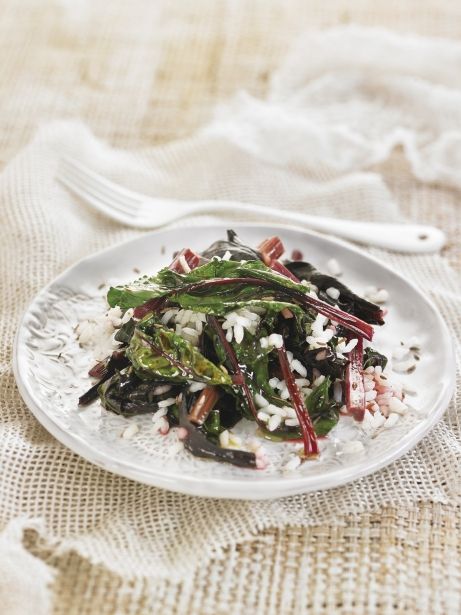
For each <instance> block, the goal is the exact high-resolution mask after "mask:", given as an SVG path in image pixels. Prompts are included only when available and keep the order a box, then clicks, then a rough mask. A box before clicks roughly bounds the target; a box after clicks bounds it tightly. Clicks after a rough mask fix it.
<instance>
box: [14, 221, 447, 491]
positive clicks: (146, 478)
mask: <svg viewBox="0 0 461 615" xmlns="http://www.w3.org/2000/svg"><path fill="white" fill-rule="evenodd" d="M229 225H233V226H235V227H236V228H237V229H240V230H243V229H245V228H267V229H273V230H277V229H279V230H282V231H283V230H285V231H294V232H296V233H301V234H302V235H305V236H306V237H309V236H315V237H316V238H320V239H321V240H322V241H324V242H326V243H327V244H330V245H338V244H339V245H341V246H342V247H343V248H345V249H346V250H348V251H349V252H352V253H355V254H356V255H357V256H359V257H361V258H365V259H366V260H368V261H372V262H374V263H375V264H376V265H378V266H379V267H380V268H382V269H384V270H387V271H388V272H389V273H391V274H392V275H394V276H396V277H397V278H399V279H400V280H401V281H403V282H404V283H405V284H406V285H407V286H409V287H410V288H412V290H413V291H414V292H416V294H417V295H418V296H419V297H420V298H422V300H423V301H424V302H425V303H426V305H427V306H428V307H429V308H430V310H431V312H432V314H433V316H434V317H435V318H436V319H437V321H438V323H439V326H440V328H441V331H442V333H443V345H444V348H446V351H449V354H450V356H449V357H447V363H448V365H451V369H450V370H449V371H448V373H447V374H446V376H447V377H446V379H444V384H443V386H442V388H441V390H440V392H439V394H438V396H437V398H436V400H435V401H434V410H433V411H432V412H431V414H430V415H428V416H426V417H424V420H421V422H420V423H419V424H417V425H416V426H414V427H413V428H412V429H411V430H410V431H409V432H408V433H407V434H406V435H405V436H404V437H403V438H401V439H400V441H399V444H398V446H396V447H393V448H392V449H390V451H389V452H388V453H384V454H383V455H382V456H381V457H380V458H378V459H376V460H374V461H373V462H370V463H368V464H367V465H366V467H362V465H363V460H362V462H357V463H355V464H352V465H351V464H349V465H347V466H344V467H342V468H338V469H335V470H332V471H330V472H328V473H327V474H319V475H309V476H302V477H295V476H287V477H280V476H279V477H273V478H266V479H264V481H262V482H260V483H258V482H257V481H252V482H251V483H248V482H247V481H246V480H245V479H234V478H232V479H229V478H226V477H224V478H223V477H206V479H203V478H201V477H200V476H194V475H185V476H184V475H182V476H178V474H177V473H174V472H168V471H158V470H155V469H150V470H143V469H141V468H139V467H137V466H136V465H135V464H132V463H130V462H128V461H123V462H120V461H119V460H117V459H116V457H114V456H110V455H109V454H106V453H101V452H100V451H98V450H97V449H94V448H92V447H91V446H90V445H88V443H87V441H86V440H85V439H84V438H83V437H81V436H79V435H77V434H73V433H71V432H69V431H66V430H65V429H64V428H62V427H61V426H60V425H59V424H57V423H56V422H55V421H54V420H53V419H52V418H51V417H50V416H49V415H48V414H47V412H46V410H45V409H44V408H43V407H42V406H41V405H40V404H38V403H37V402H36V401H35V399H34V397H33V394H32V393H31V391H29V388H28V386H27V383H26V382H25V380H23V379H22V376H21V372H20V365H19V362H20V351H21V346H20V341H21V336H22V335H24V334H25V330H26V327H25V324H26V323H25V321H26V318H27V315H28V313H29V312H30V310H31V308H32V307H33V305H34V304H35V303H36V301H37V300H39V298H40V297H41V296H42V295H43V294H44V293H46V292H47V291H49V290H50V289H51V288H52V287H53V286H55V285H59V283H60V281H61V280H62V279H63V278H65V277H66V276H67V275H68V274H69V273H71V272H72V270H73V269H76V268H77V267H79V266H81V265H83V264H85V263H88V262H89V261H92V260H94V259H98V257H100V256H102V255H104V254H106V253H108V252H111V251H112V250H116V249H117V248H120V247H122V246H127V245H129V244H132V243H133V244H134V243H136V242H138V241H139V240H140V239H142V238H146V237H150V236H156V235H161V234H165V233H168V232H175V231H178V230H180V231H185V230H187V229H190V230H197V228H201V227H194V226H187V225H185V226H181V227H174V228H169V229H158V230H153V231H150V232H148V233H142V234H140V235H137V236H136V237H133V238H131V239H128V240H122V241H119V242H116V243H114V244H112V245H110V246H107V247H105V248H103V249H102V250H98V251H96V252H94V253H92V254H90V255H88V256H85V257H83V258H81V259H79V260H78V261H76V262H74V263H72V264H71V265H69V266H68V267H66V268H65V269H64V270H63V271H62V272H61V273H59V274H58V275H57V276H56V277H55V278H54V279H52V280H51V281H50V282H49V283H48V284H46V285H45V286H43V287H42V288H41V289H40V290H39V291H38V292H37V293H36V294H35V295H34V297H33V298H32V300H31V301H30V302H29V303H28V304H27V306H26V308H25V309H24V311H23V313H22V315H21V317H20V319H19V321H18V326H17V330H16V335H15V338H14V342H13V373H14V377H15V381H16V385H17V387H18V390H19V393H20V395H21V397H22V399H23V401H24V402H25V404H26V406H27V408H28V409H29V410H30V411H31V412H32V414H33V415H34V416H35V418H36V419H37V420H38V421H39V423H40V424H41V425H42V426H43V427H44V428H45V429H46V430H47V431H48V432H49V433H50V434H51V435H52V436H53V437H55V438H56V439H57V440H58V441H59V442H60V443H61V444H63V445H64V446H66V447H67V448H68V449H69V450H71V451H72V452H73V453H75V454H77V455H80V456H81V457H83V458H84V459H86V460H87V461H89V462H90V463H93V464H95V465H97V466H99V467H101V468H103V469H104V470H107V471H109V472H112V473H115V474H118V475H120V476H123V477H125V478H128V479H130V480H135V481H138V482H141V483H144V484H147V485H150V486H154V487H160V488H164V489H169V490H171V491H175V492H179V493H184V494H187V495H194V496H199V497H214V498H220V499H246V500H263V499H276V498H280V497H286V496H290V495H296V494H301V493H309V492H312V491H324V490H327V489H332V488H335V487H340V486H343V485H346V484H348V483H350V482H352V481H355V480H358V479H360V478H363V477H365V476H368V475H370V474H373V473H375V472H377V471H378V470H380V469H382V468H384V467H386V466H388V465H390V464H391V463H392V462H394V461H396V460H397V459H399V458H400V457H402V456H403V455H405V453H407V452H408V451H409V450H411V449H412V448H414V447H415V446H416V445H417V444H419V443H420V442H421V440H422V439H423V438H424V437H425V436H426V435H427V434H428V433H429V431H430V430H431V429H432V428H433V427H434V426H435V424H436V423H437V422H438V421H439V420H440V419H441V418H442V416H443V414H444V413H445V411H446V409H447V408H448V405H449V403H450V400H451V398H452V396H453V394H454V390H455V384H456V360H455V356H456V355H455V348H454V341H453V339H452V337H451V334H450V330H449V328H448V326H447V324H446V323H445V320H444V319H443V317H442V315H441V314H440V312H439V310H438V309H437V307H436V306H435V304H434V302H433V301H432V300H431V299H430V298H428V297H426V296H425V295H423V294H422V291H421V290H420V289H419V288H418V287H417V286H416V285H415V284H414V283H413V282H412V281H409V280H407V279H405V278H404V277H403V276H402V275H401V274H400V273H399V272H398V271H396V270H395V269H394V268H393V267H392V266H390V265H388V264H387V263H383V262H381V261H380V260H379V259H378V258H377V257H376V256H374V255H372V254H368V253H366V252H364V251H363V250H362V249H360V248H359V247H358V246H356V245H353V244H351V243H349V242H346V241H343V240H341V239H339V238H336V237H334V236H331V235H326V234H323V233H319V232H316V231H314V230H311V229H304V228H299V227H296V226H294V225H290V224H261V223H259V222H251V223H250V222H247V223H240V222H238V221H237V222H230V221H228V222H225V221H223V222H219V223H213V224H204V225H203V228H207V229H208V228H217V229H223V227H226V226H229ZM306 483H307V484H306ZM249 487H250V489H248V488H249ZM272 488H275V490H276V492H277V493H276V495H273V494H272V493H270V491H271V489H272ZM223 491H225V494H223Z"/></svg>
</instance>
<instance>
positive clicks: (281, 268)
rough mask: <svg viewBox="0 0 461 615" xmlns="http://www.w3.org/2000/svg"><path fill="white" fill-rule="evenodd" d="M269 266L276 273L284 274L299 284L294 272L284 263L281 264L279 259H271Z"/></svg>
mask: <svg viewBox="0 0 461 615" xmlns="http://www.w3.org/2000/svg"><path fill="white" fill-rule="evenodd" d="M269 266H270V268H271V269H272V270H273V271H276V272H277V273H280V275H284V276H285V277H286V278H289V279H290V280H293V282H296V283H297V284H299V278H297V277H296V276H295V274H294V273H291V271H290V270H289V269H287V268H286V267H285V265H282V263H281V262H280V261H277V260H273V261H272V262H271V264H270V265H269Z"/></svg>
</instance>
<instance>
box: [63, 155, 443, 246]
mask: <svg viewBox="0 0 461 615" xmlns="http://www.w3.org/2000/svg"><path fill="white" fill-rule="evenodd" d="M57 177H58V179H59V180H60V181H61V183H62V184H64V185H65V186H66V187H67V188H69V189H70V190H71V191H72V192H74V193H75V194H76V195H78V196H79V197H80V198H81V199H83V200H84V201H86V202H87V203H88V204H89V205H91V206H92V207H94V208H95V209H97V210H98V211H100V212H101V213H103V214H105V215H106V216H108V217H109V218H113V219H114V220H117V221H118V222H121V223H122V224H125V225H127V226H133V227H136V228H155V227H159V226H163V225H165V224H168V223H169V222H173V221H174V220H177V219H178V218H184V217H185V216H190V215H193V214H197V213H205V212H211V213H216V212H227V213H235V212H241V213H250V212H251V213H258V214H261V216H264V218H263V219H264V220H266V219H267V217H268V216H270V217H275V218H280V219H281V220H282V221H283V222H296V223H297V224H302V225H305V226H307V227H309V228H311V229H314V230H316V231H321V232H323V233H328V234H330V235H337V236H338V237H343V238H344V239H351V240H353V241H357V242H359V243H364V244H368V245H373V246H378V247H381V248H387V249H390V250H398V251H400V252H413V253H424V252H434V251H436V250H439V249H440V248H441V247H442V246H443V245H444V244H445V235H444V233H443V232H442V231H441V230H439V229H437V228H435V227H433V226H426V225H419V224H389V223H381V222H356V221H355V220H342V219H337V218H325V217H320V216H311V215H309V214H304V213H297V212H292V211H286V210H277V209H272V208H267V207H264V206H263V205H254V204H251V203H237V202H231V201H180V200H175V199H155V198H151V197H147V196H144V195H142V194H138V193H136V192H133V191H131V190H128V189H127V188H123V187H122V186H119V185H118V184H115V183H114V182H112V181H110V180H108V179H106V178H105V177H102V176H101V175H99V174H98V173H95V172H94V171H93V170H91V169H89V168H88V167H87V166H86V165H84V164H82V163H81V162H80V161H79V160H75V159H74V158H70V157H69V156H66V157H64V158H62V160H61V162H60V166H59V169H58V175H57Z"/></svg>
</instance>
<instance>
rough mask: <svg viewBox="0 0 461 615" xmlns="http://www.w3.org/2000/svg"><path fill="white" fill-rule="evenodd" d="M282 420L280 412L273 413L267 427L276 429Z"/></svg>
mask: <svg viewBox="0 0 461 615" xmlns="http://www.w3.org/2000/svg"><path fill="white" fill-rule="evenodd" d="M281 422H282V417H281V416H279V415H278V414H273V415H272V416H271V417H270V419H269V422H268V423H267V429H268V430H269V431H275V430H276V429H277V427H280V423H281Z"/></svg>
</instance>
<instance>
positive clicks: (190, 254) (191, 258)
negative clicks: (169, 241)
mask: <svg viewBox="0 0 461 615" xmlns="http://www.w3.org/2000/svg"><path fill="white" fill-rule="evenodd" d="M181 257H184V260H185V261H186V263H187V265H188V267H189V269H195V268H196V267H198V266H199V265H200V256H199V255H198V254H197V253H196V252H194V251H193V250H191V249H190V248H184V249H183V250H181V252H178V254H176V256H175V257H174V259H173V262H172V263H171V265H169V267H168V269H171V270H172V271H177V272H178V273H188V272H187V271H185V270H184V267H183V264H182V262H181V261H182V258H181Z"/></svg>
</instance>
